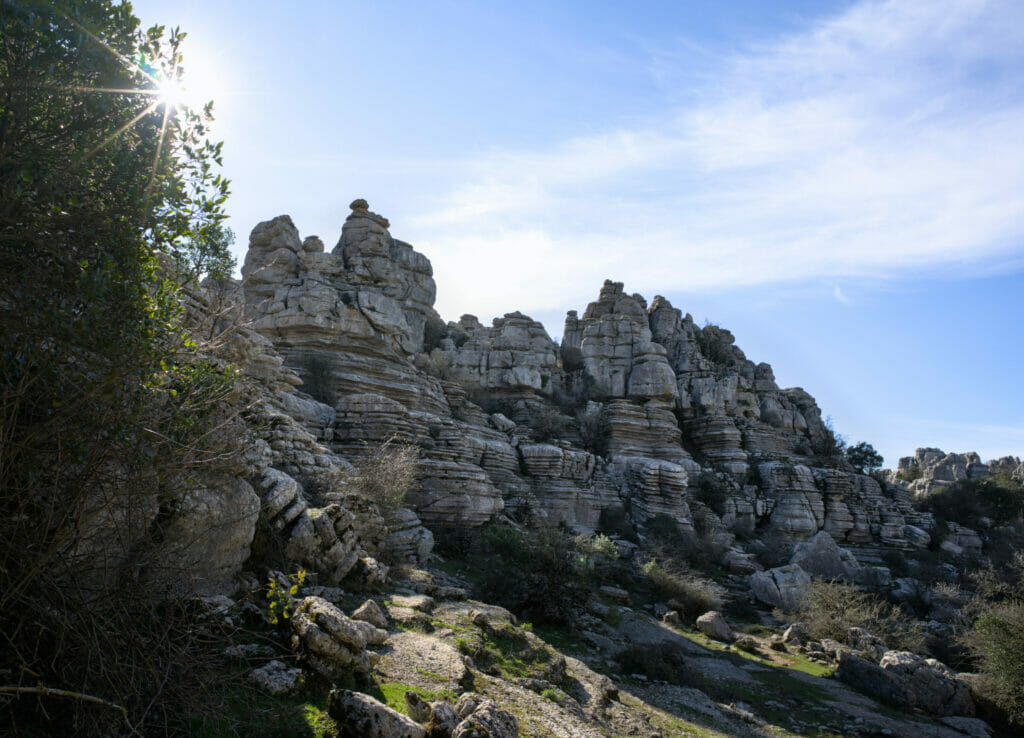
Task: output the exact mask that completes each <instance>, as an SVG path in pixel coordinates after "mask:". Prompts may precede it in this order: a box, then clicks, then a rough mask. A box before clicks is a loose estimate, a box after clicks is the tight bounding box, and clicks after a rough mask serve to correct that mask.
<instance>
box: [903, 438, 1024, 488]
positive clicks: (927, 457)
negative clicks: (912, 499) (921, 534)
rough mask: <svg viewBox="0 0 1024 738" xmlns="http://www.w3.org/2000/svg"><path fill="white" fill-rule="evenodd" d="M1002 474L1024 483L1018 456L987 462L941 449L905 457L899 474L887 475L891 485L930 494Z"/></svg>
mask: <svg viewBox="0 0 1024 738" xmlns="http://www.w3.org/2000/svg"><path fill="white" fill-rule="evenodd" d="M1001 473H1005V474H1009V475H1010V476H1011V477H1013V478H1014V479H1017V480H1019V481H1024V464H1022V463H1021V460H1020V458H1019V457H1016V456H1004V457H1002V458H1000V459H993V460H992V461H989V462H987V463H986V462H982V460H981V457H980V456H978V454H977V453H976V452H974V451H968V452H967V453H962V454H957V453H946V452H945V451H943V450H942V449H939V448H919V449H917V451H915V452H914V455H913V456H904V457H902V458H901V459H900V460H899V463H898V464H897V466H896V470H895V471H892V470H888V471H887V472H886V474H887V479H888V480H889V481H890V482H891V483H893V484H898V485H900V486H901V487H903V488H905V489H907V490H909V491H910V492H911V493H913V494H915V495H930V494H932V493H933V492H935V491H937V490H940V489H942V488H944V487H952V486H953V485H954V484H956V483H957V482H963V481H966V480H970V479H981V478H982V477H986V476H988V475H990V474H1001Z"/></svg>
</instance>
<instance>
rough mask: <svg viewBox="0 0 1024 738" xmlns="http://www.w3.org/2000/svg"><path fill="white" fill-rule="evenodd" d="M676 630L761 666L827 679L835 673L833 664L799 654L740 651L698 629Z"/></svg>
mask: <svg viewBox="0 0 1024 738" xmlns="http://www.w3.org/2000/svg"><path fill="white" fill-rule="evenodd" d="M676 632H677V633H679V634H680V635H681V636H683V637H684V638H686V639H687V640H689V641H692V642H693V643H696V644H697V645H698V646H701V647H703V648H706V649H707V650H709V651H717V652H719V653H729V654H731V655H733V656H739V657H740V658H743V659H746V660H747V661H753V662H754V663H755V664H759V665H761V666H769V667H774V668H781V669H792V670H793V671H799V672H802V673H804V674H807V675H809V676H813V677H821V678H823V679H827V678H829V677H831V676H832V675H833V674H835V671H836V668H835V666H831V665H826V664H819V663H818V662H816V661H811V660H810V659H807V658H804V657H803V656H800V655H799V654H793V653H783V652H781V651H772V650H771V649H767V650H765V651H763V652H761V653H757V654H753V653H747V652H746V651H741V650H740V649H738V648H730V647H729V646H728V645H727V644H725V643H722V642H721V641H716V640H715V639H713V638H709V637H708V636H706V635H704V634H703V633H701V632H700V631H697V630H689V629H676Z"/></svg>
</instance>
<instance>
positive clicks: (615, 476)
mask: <svg viewBox="0 0 1024 738" xmlns="http://www.w3.org/2000/svg"><path fill="white" fill-rule="evenodd" d="M388 229H389V223H388V221H387V219H385V218H383V217H382V216H379V215H377V214H374V213H372V212H370V211H369V208H368V206H367V204H366V203H365V202H364V201H361V200H357V201H355V202H353V203H352V213H351V215H349V217H348V219H347V220H346V222H345V225H344V227H343V229H342V234H341V237H340V239H339V241H338V245H337V246H336V247H335V249H334V250H333V251H332V252H330V253H327V252H325V251H324V249H323V244H322V242H321V241H320V240H319V239H318V238H316V237H308V238H306V239H302V238H301V237H300V236H299V233H298V231H297V229H296V228H295V226H294V224H293V223H292V222H291V220H290V219H289V218H287V216H281V217H278V218H275V219H274V220H271V221H267V222H264V223H261V224H259V225H258V226H257V227H256V228H255V229H254V230H253V232H252V236H251V239H250V248H249V252H248V254H247V256H246V260H245V266H244V268H243V275H244V277H245V282H244V295H245V304H246V307H247V310H248V314H249V316H250V319H251V321H252V325H253V328H254V329H255V331H256V332H257V333H258V334H259V335H260V336H261V337H262V338H263V339H265V340H266V341H268V342H270V344H272V345H273V348H274V350H275V351H276V352H278V353H279V354H280V355H281V357H282V358H283V361H284V367H279V368H270V369H268V371H277V372H278V373H280V372H286V375H285V377H284V379H283V381H284V382H285V383H289V382H291V381H293V378H294V377H299V378H301V380H302V382H303V385H302V387H303V389H305V390H306V391H307V392H308V393H309V394H310V395H313V396H314V397H316V400H313V399H312V397H308V396H303V395H301V394H297V393H295V392H290V393H288V392H286V393H284V394H285V395H287V396H289V397H291V399H290V400H288V403H290V404H289V405H288V406H287V407H281V408H280V411H281V412H282V413H286V414H287V413H290V417H292V418H293V420H294V422H295V423H296V424H298V425H301V426H302V428H303V429H304V430H305V431H306V432H308V433H309V435H310V437H311V440H312V441H313V442H316V443H318V444H320V445H321V447H323V448H326V449H327V451H328V453H329V454H331V455H333V456H334V458H337V459H339V460H344V459H348V460H350V461H351V460H353V459H354V458H355V457H356V456H358V455H359V454H361V453H364V452H365V451H366V449H367V448H368V447H371V448H372V447H373V446H375V445H378V444H381V443H385V442H388V441H389V440H391V439H398V440H399V441H401V442H402V443H407V444H411V445H413V446H414V447H415V448H416V449H417V450H418V456H419V461H418V465H419V473H420V476H419V483H418V484H417V486H416V488H415V489H414V490H413V491H412V493H411V494H410V495H409V502H410V505H411V507H412V509H413V511H414V513H415V515H416V516H418V519H421V520H423V521H424V522H425V523H427V524H428V525H429V526H431V527H433V528H434V529H435V531H436V530H437V529H439V528H443V527H445V526H453V525H469V526H476V525H482V524H484V523H486V522H487V521H489V520H492V519H494V518H495V517H496V516H498V515H501V514H510V515H513V516H514V517H517V518H520V519H524V520H525V519H535V518H538V517H539V518H547V519H551V520H560V521H564V522H566V523H567V524H569V525H571V526H575V527H577V528H579V529H582V530H592V529H594V528H596V527H597V526H598V525H599V523H600V521H601V518H602V514H603V513H604V512H606V511H609V510H620V511H623V512H625V514H626V515H627V516H628V518H629V519H630V520H631V522H632V523H633V524H634V525H637V526H640V529H641V531H642V530H643V526H644V525H645V523H647V522H648V521H649V520H651V519H652V518H654V517H656V516H661V515H664V516H669V517H671V518H673V519H674V520H675V521H676V523H677V525H678V526H679V527H680V528H681V529H682V530H683V531H684V532H685V534H686V535H693V536H696V535H697V530H698V529H700V530H701V532H702V535H707V536H710V537H711V538H715V539H716V540H722V541H727V542H729V543H730V544H731V542H732V537H731V533H732V532H736V533H742V534H743V535H744V536H748V537H750V536H753V537H758V536H763V535H766V534H770V535H773V536H781V537H783V538H785V539H790V540H793V541H798V540H805V539H808V538H810V537H812V536H814V535H815V534H816V533H818V532H819V531H823V530H824V531H826V532H827V533H828V534H829V535H830V537H831V538H833V539H835V540H836V541H840V542H843V543H844V544H845V545H850V544H852V545H861V546H868V547H871V546H897V547H909V546H921V545H927V543H928V537H929V531H930V530H931V529H932V522H931V520H930V519H929V518H928V516H922V515H920V514H917V513H914V511H913V507H912V505H911V504H910V500H911V497H910V495H909V494H908V493H907V491H906V490H902V489H897V488H896V487H893V486H891V485H885V486H881V485H879V484H878V482H876V481H875V480H873V479H871V478H869V477H866V476H863V475H858V474H854V473H853V472H851V471H850V469H849V468H848V467H844V465H843V462H842V461H841V458H840V457H838V456H836V455H835V451H834V448H835V447H834V438H833V435H832V433H831V431H830V430H829V428H827V427H826V425H825V423H824V422H823V421H822V419H821V411H820V409H819V408H818V407H817V404H816V403H815V402H814V398H812V397H811V396H810V395H809V394H807V393H806V392H805V391H803V390H802V389H800V388H791V389H782V388H780V387H779V386H778V385H777V383H776V381H775V376H774V373H773V371H772V368H771V366H769V365H768V364H765V363H759V364H758V363H754V362H753V361H750V360H748V359H747V358H746V356H745V355H744V353H743V351H741V350H740V349H739V347H737V346H736V344H735V339H734V337H733V336H732V334H731V333H729V331H727V330H724V329H722V328H720V327H717V326H713V325H706V326H704V327H699V326H697V325H695V324H694V321H693V318H692V317H691V316H690V315H684V314H683V313H682V312H681V311H680V310H677V309H676V308H674V307H673V306H672V305H671V303H669V301H668V300H666V299H665V298H664V297H661V296H658V297H655V298H654V300H653V302H652V303H651V304H650V306H648V304H647V301H646V300H645V299H644V298H643V297H642V296H640V295H636V294H629V293H627V292H626V291H625V290H624V286H623V285H622V284H621V283H617V282H612V281H607V282H605V283H604V285H603V286H602V287H601V289H600V292H599V294H598V297H597V300H596V301H594V302H592V303H590V305H588V306H587V308H586V309H585V310H584V311H583V313H582V315H580V314H579V313H578V312H576V311H571V312H569V314H568V315H567V317H566V321H565V331H564V335H563V338H562V344H561V346H558V345H557V344H556V343H555V342H554V341H552V340H551V338H550V337H549V335H548V334H547V332H546V331H545V330H544V327H543V326H542V325H541V324H540V323H538V322H537V321H535V320H533V319H532V318H530V317H528V316H526V315H523V314H522V313H519V312H511V313H507V314H506V315H505V316H503V317H501V318H496V319H495V320H494V321H493V323H492V325H491V326H490V327H485V326H484V325H482V324H481V323H480V321H479V320H477V318H476V317H474V316H471V315H464V316H462V318H461V319H460V320H459V321H457V322H455V321H453V322H450V323H447V324H445V323H443V322H442V321H441V320H440V318H439V316H438V315H437V313H436V312H435V311H434V308H433V301H434V293H435V287H434V282H433V277H432V270H431V267H430V263H429V261H428V260H427V259H426V257H424V256H423V255H421V254H419V253H417V252H416V251H415V250H413V248H412V247H411V246H409V245H408V244H405V243H403V242H401V241H398V240H396V239H394V238H393V237H392V236H391V234H390V232H389V230H388ZM279 405H283V403H279ZM298 446H301V444H298ZM294 452H295V453H299V452H301V448H299V447H296V448H295V449H294ZM285 463H286V462H285V461H284V460H283V459H282V460H279V461H278V462H276V463H275V464H272V465H270V466H272V467H273V468H275V469H279V470H280V471H283V472H285V473H288V474H291V475H292V476H295V475H296V474H297V469H295V468H292V469H291V470H289V469H286V468H282V467H283V465H284V464H285ZM342 463H343V462H342ZM332 474H334V475H335V476H337V475H338V474H336V473H334V472H332V471H331V470H329V469H327V470H324V471H323V474H322V475H321V476H323V475H326V476H331V475H332ZM707 474H712V475H718V477H717V478H719V479H720V480H721V482H720V487H721V488H722V489H723V490H724V500H723V501H720V503H718V506H717V508H716V509H715V510H714V511H712V510H711V508H709V507H708V506H707V505H704V504H700V505H697V506H696V507H694V503H695V502H696V499H697V497H698V496H700V495H703V494H704V493H705V491H706V490H703V488H702V487H701V484H702V482H699V480H701V479H705V477H706V476H707ZM341 476H344V474H341ZM324 509H326V508H324ZM694 510H699V511H700V521H699V523H700V524H699V525H695V521H694ZM407 522H409V523H410V524H411V525H412V527H411V528H410V530H413V529H415V525H416V524H415V523H412V522H411V521H407ZM395 525H396V530H395V533H394V535H393V536H392V537H391V540H392V541H393V542H394V546H395V547H397V548H400V549H401V550H404V551H406V552H408V554H409V555H422V552H423V550H425V549H426V548H427V546H426V544H425V543H424V541H425V537H424V536H423V535H422V534H421V533H416V534H414V535H409V534H406V533H402V527H401V526H403V525H406V522H401V521H396V523H395ZM323 527H326V526H323ZM964 539H965V541H966V542H967V543H968V546H969V544H970V541H969V540H967V537H966V536H965V537H964ZM332 545H333V544H332ZM957 545H960V544H957ZM727 547H728V546H727ZM961 547H962V546H961ZM414 552H415V553H414ZM727 556H728V557H731V560H732V561H733V562H734V563H735V564H736V565H737V566H740V565H741V564H742V565H743V566H744V568H746V567H747V566H749V564H748V563H747V562H748V560H747V559H745V558H744V557H745V554H744V552H743V550H742V549H741V548H737V547H735V546H734V547H732V548H730V549H729V551H728V553H727ZM746 570H749V568H747V569H746Z"/></svg>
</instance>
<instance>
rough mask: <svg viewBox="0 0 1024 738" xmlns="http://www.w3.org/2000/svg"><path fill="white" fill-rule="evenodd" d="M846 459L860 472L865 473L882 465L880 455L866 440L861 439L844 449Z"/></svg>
mask: <svg viewBox="0 0 1024 738" xmlns="http://www.w3.org/2000/svg"><path fill="white" fill-rule="evenodd" d="M846 460H847V461H849V462H850V465H851V466H852V467H853V468H854V469H856V470H857V471H859V472H860V473H861V474H867V473H869V472H870V471H871V470H873V469H877V468H878V467H880V466H881V465H882V461H884V459H883V458H882V455H881V454H880V453H878V452H877V451H876V450H875V447H874V446H872V445H871V444H870V443H868V442H867V441H861V442H860V443H856V444H854V445H853V446H850V447H849V448H847V449H846Z"/></svg>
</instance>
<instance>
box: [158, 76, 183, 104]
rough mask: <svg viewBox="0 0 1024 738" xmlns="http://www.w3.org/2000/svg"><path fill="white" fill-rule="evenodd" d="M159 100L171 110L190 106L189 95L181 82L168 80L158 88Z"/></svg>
mask: <svg viewBox="0 0 1024 738" xmlns="http://www.w3.org/2000/svg"><path fill="white" fill-rule="evenodd" d="M156 97H157V100H159V101H160V104H162V105H166V106H168V107H170V108H175V109H177V108H180V107H182V106H185V105H187V104H188V100H187V97H188V96H187V93H186V91H185V87H184V85H182V84H181V81H180V80H176V79H167V80H164V81H163V82H161V83H160V85H159V87H157V93H156Z"/></svg>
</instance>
